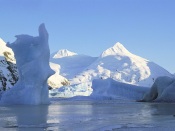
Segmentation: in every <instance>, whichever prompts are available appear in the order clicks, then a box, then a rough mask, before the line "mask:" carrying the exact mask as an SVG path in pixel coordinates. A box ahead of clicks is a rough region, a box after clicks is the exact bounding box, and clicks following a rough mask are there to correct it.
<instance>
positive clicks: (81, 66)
mask: <svg viewBox="0 0 175 131" xmlns="http://www.w3.org/2000/svg"><path fill="white" fill-rule="evenodd" d="M58 52H62V54H61V55H62V56H64V57H60V55H58V53H57V54H52V55H51V58H50V62H52V63H56V64H59V65H60V67H61V68H60V74H61V75H62V76H64V77H66V78H67V79H72V78H74V77H76V75H78V74H80V73H81V72H82V71H83V70H85V69H86V68H87V67H88V66H89V65H90V64H92V63H93V62H94V61H95V60H96V59H97V57H91V56H86V55H78V54H76V53H73V52H70V51H68V50H66V51H65V50H59V51H58ZM63 52H64V53H65V54H64V53H63ZM68 54H69V55H68ZM56 56H59V57H56Z"/></svg>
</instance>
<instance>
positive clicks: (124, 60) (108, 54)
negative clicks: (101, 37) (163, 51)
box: [72, 42, 172, 87]
mask: <svg viewBox="0 0 175 131" xmlns="http://www.w3.org/2000/svg"><path fill="white" fill-rule="evenodd" d="M159 76H169V77H172V74H170V73H169V72H168V71H167V70H165V69H164V68H162V67H160V66H159V65H157V64H155V63H153V62H150V61H149V60H146V59H144V58H142V57H139V56H137V55H134V54H132V53H130V52H129V51H128V50H127V49H126V48H125V47H124V46H123V45H122V44H120V43H119V42H118V43H116V44H115V45H114V46H113V47H111V48H109V49H107V50H105V51H104V52H103V53H102V54H101V56H100V57H99V58H98V59H97V60H96V61H94V62H93V63H92V64H91V65H90V66H88V67H87V68H86V69H85V70H84V71H83V72H81V73H80V74H78V75H76V78H75V77H74V78H73V79H72V83H74V84H78V83H82V82H89V81H92V80H93V79H96V78H97V79H98V78H100V79H106V78H112V79H114V80H116V81H119V82H123V83H128V84H133V85H138V86H146V87H150V86H151V85H152V84H153V82H154V80H155V79H156V78H157V77H159Z"/></svg>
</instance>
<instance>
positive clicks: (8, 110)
mask: <svg viewBox="0 0 175 131" xmlns="http://www.w3.org/2000/svg"><path fill="white" fill-rule="evenodd" d="M0 109H1V110H0V116H1V119H0V125H1V127H2V128H4V129H7V130H9V129H14V130H15V129H18V130H21V131H22V130H24V129H25V130H27V129H28V130H29V128H33V129H35V128H41V129H43V128H46V127H47V114H48V106H47V105H41V106H7V107H1V108H0ZM0 130H2V129H1V128H0Z"/></svg>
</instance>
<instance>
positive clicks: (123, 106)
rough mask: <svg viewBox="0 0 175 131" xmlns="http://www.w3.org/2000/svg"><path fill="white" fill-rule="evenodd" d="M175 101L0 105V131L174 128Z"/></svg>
mask: <svg viewBox="0 0 175 131" xmlns="http://www.w3.org/2000/svg"><path fill="white" fill-rule="evenodd" d="M174 114H175V104H162V103H137V102H132V101H121V100H104V101H92V100H65V99H62V100H60V99H52V101H51V104H50V105H40V106H22V105H15V106H0V131H43V130H46V131H106V130H107V131H115V130H117V131H120V130H121V131H123V130H129V131H130V130H131V131H135V130H139V131H151V130H153V131H154V130H159V131H161V130H166V131H167V130H172V131H173V130H174V129H175V117H174V116H173V115H174Z"/></svg>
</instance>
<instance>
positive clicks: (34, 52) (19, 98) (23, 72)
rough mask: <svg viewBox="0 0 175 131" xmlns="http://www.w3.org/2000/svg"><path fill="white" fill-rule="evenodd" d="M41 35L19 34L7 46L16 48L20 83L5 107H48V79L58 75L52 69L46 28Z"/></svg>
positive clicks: (7, 94)
mask: <svg viewBox="0 0 175 131" xmlns="http://www.w3.org/2000/svg"><path fill="white" fill-rule="evenodd" d="M38 31H39V36H38V37H33V36H29V35H17V36H16V38H17V40H16V41H15V42H13V43H12V44H7V46H9V47H10V48H12V50H13V52H14V54H15V58H16V64H17V68H18V71H19V81H18V82H17V84H16V85H15V86H14V87H13V88H12V89H10V90H8V91H6V92H5V93H4V94H3V95H2V97H1V100H0V103H1V104H33V105H38V104H47V103H49V98H48V85H47V79H48V77H49V76H51V75H52V74H53V73H54V72H53V71H52V70H51V69H50V66H49V58H50V50H49V45H48V37H49V36H48V33H47V30H46V29H45V25H44V24H41V25H40V26H39V30H38Z"/></svg>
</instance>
